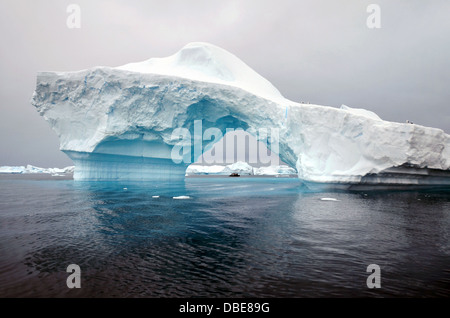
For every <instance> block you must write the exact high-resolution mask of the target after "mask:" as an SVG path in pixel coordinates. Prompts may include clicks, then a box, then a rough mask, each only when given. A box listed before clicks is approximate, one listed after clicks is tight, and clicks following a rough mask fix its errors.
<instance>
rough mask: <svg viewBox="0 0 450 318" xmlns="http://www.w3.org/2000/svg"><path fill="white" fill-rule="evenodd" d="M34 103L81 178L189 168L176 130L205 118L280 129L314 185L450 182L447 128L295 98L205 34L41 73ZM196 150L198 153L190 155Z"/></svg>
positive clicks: (291, 156) (288, 158)
mask: <svg viewBox="0 0 450 318" xmlns="http://www.w3.org/2000/svg"><path fill="white" fill-rule="evenodd" d="M32 104H33V105H34V106H35V107H36V109H37V110H38V111H39V113H40V114H41V115H42V116H43V117H44V118H45V119H46V120H47V121H48V122H49V123H50V125H51V126H52V128H53V129H54V131H55V132H56V133H57V135H58V136H59V138H60V146H61V150H62V151H64V152H65V153H66V154H68V155H69V157H71V158H72V160H73V161H74V163H75V166H76V168H75V174H74V178H75V179H78V180H103V179H106V180H120V179H136V180H144V179H171V178H174V179H179V178H184V176H185V170H186V167H187V166H188V165H189V164H188V163H186V164H175V163H174V162H173V161H172V160H171V149H172V146H173V145H174V144H176V143H177V142H178V140H172V138H171V134H172V131H173V129H175V128H177V127H186V128H188V129H192V127H193V122H194V120H198V119H202V120H203V121H202V124H203V131H204V130H205V129H207V128H209V127H217V128H219V129H221V130H222V131H223V132H225V128H243V129H246V130H247V131H249V132H250V133H252V132H255V131H256V130H258V129H259V128H261V127H263V128H267V129H270V128H276V129H279V145H280V153H279V155H280V158H281V160H282V161H284V162H285V163H287V164H288V165H290V166H292V167H296V169H297V172H298V177H299V178H300V179H302V180H303V181H304V182H305V183H307V184H308V185H313V186H314V185H316V184H319V185H320V184H336V183H337V184H366V185H370V184H403V185H406V184H415V185H429V184H444V185H449V184H450V181H449V169H450V136H449V135H448V134H445V133H444V131H443V130H441V129H436V128H429V127H424V126H420V125H416V124H407V123H394V122H388V121H384V120H382V119H380V118H379V117H378V116H377V115H376V114H375V113H373V112H371V111H368V110H364V109H361V108H350V107H348V106H345V105H343V106H342V107H341V108H340V109H339V108H334V107H328V106H320V105H314V104H301V103H296V102H293V101H290V100H288V99H285V98H284V97H283V96H282V95H281V94H280V93H279V91H278V90H277V89H276V88H275V87H273V85H272V84H270V82H269V81H267V80H266V79H264V78H263V77H261V76H260V75H258V74H257V73H256V72H255V71H253V70H252V69H251V68H250V67H248V66H247V65H246V64H245V63H244V62H242V61H241V60H239V59H238V58H237V57H236V56H234V55H233V54H231V53H229V52H227V51H225V50H223V49H221V48H218V47H216V46H214V45H211V44H207V43H191V44H188V45H186V46H185V47H184V48H182V49H181V50H180V51H179V52H178V53H176V54H174V55H172V56H170V57H167V58H154V59H150V60H147V61H144V62H141V63H132V64H127V65H124V66H121V67H116V68H114V67H95V68H92V69H88V70H82V71H78V72H65V73H62V72H42V73H38V76H37V85H36V91H35V93H34V95H33V98H32ZM286 114H287V115H286ZM197 159H198V158H195V157H194V154H193V153H191V161H190V162H195V161H196V160H197ZM392 169H394V170H392Z"/></svg>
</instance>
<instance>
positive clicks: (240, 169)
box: [186, 161, 297, 176]
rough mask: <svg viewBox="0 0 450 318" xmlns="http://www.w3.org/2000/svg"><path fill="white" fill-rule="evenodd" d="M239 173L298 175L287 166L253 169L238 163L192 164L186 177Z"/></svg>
mask: <svg viewBox="0 0 450 318" xmlns="http://www.w3.org/2000/svg"><path fill="white" fill-rule="evenodd" d="M232 173H237V174H239V175H255V176H280V175H283V176H285V175H286V176H289V175H296V174H297V172H296V171H295V169H294V168H291V167H288V166H286V165H279V166H267V167H259V168H258V167H252V166H251V165H249V164H248V163H246V162H242V161H238V162H235V163H233V164H230V165H226V166H223V165H222V166H221V165H212V166H204V165H199V164H192V165H190V166H189V167H188V168H187V169H186V175H187V176H192V175H230V174H232Z"/></svg>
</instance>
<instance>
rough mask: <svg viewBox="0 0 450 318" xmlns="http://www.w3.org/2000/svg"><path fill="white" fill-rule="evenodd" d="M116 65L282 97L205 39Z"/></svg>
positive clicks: (257, 93)
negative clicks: (164, 54) (168, 53)
mask: <svg viewBox="0 0 450 318" xmlns="http://www.w3.org/2000/svg"><path fill="white" fill-rule="evenodd" d="M117 69H120V70H125V71H131V72H137V73H153V74H161V75H169V76H177V77H182V78H188V79H192V80H196V81H202V82H210V83H218V84H225V85H230V86H235V87H239V88H242V89H245V90H247V91H249V92H251V93H253V94H256V95H259V96H261V97H265V98H268V99H273V98H275V99H279V98H283V97H282V95H281V94H280V92H279V91H278V89H276V88H275V87H274V86H273V85H272V84H271V83H270V82H269V81H268V80H267V79H265V78H264V77H262V76H261V75H259V74H258V73H257V72H255V71H254V70H253V69H252V68H251V67H249V66H248V65H247V64H245V63H244V62H243V61H242V60H240V59H239V58H238V57H237V56H235V55H234V54H232V53H230V52H228V51H226V50H224V49H222V48H220V47H218V46H215V45H213V44H210V43H205V42H192V43H189V44H187V45H185V46H184V47H183V48H182V49H181V50H180V51H178V52H177V53H175V54H174V55H171V56H169V57H164V58H151V59H149V60H146V61H143V62H138V63H130V64H126V65H123V66H119V67H117Z"/></svg>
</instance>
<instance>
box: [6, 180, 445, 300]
mask: <svg viewBox="0 0 450 318" xmlns="http://www.w3.org/2000/svg"><path fill="white" fill-rule="evenodd" d="M125 188H126V189H125ZM180 196H189V199H187V200H174V197H180ZM321 198H335V199H336V201H334V200H333V201H321V200H320V199H321ZM0 211H1V214H0V224H1V226H2V231H1V242H2V243H1V244H0V268H2V271H1V272H0V296H2V297H9V296H12V297H17V296H32V297H34V296H48V297H56V296H58V297H102V296H111V297H161V296H165V297H201V296H209V297H228V296H229V297H243V296H249V297H322V296H330V297H337V296H350V297H351V296H358V297H360V296H385V297H389V296H402V297H404V296H449V295H450V289H449V286H450V270H449V264H450V246H449V244H448V237H449V229H450V193H449V192H370V193H362V192H361V193H345V192H333V193H330V192H311V191H307V190H305V189H304V188H302V187H301V186H299V181H298V179H284V178H282V179H280V178H188V179H186V180H185V181H184V182H179V183H147V182H141V183H139V182H134V183H133V182H126V183H121V182H117V183H111V182H74V181H72V180H25V179H14V178H11V177H10V178H8V179H2V178H1V177H0ZM69 264H77V265H79V266H80V268H81V271H82V274H81V286H82V288H81V289H78V290H76V289H68V288H67V287H66V285H65V280H66V278H67V275H68V274H67V273H66V272H65V270H66V268H67V265H69ZM369 264H378V265H379V266H380V268H381V279H382V280H381V281H382V288H381V289H376V290H375V289H374V290H371V289H368V288H367V287H366V279H367V275H369V274H368V273H366V268H367V266H368V265H369Z"/></svg>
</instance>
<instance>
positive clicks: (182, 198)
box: [173, 195, 191, 200]
mask: <svg viewBox="0 0 450 318" xmlns="http://www.w3.org/2000/svg"><path fill="white" fill-rule="evenodd" d="M190 198H191V197H190V196H187V195H180V196H178V197H173V199H174V200H186V199H190Z"/></svg>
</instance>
